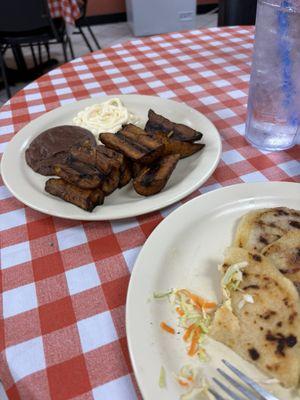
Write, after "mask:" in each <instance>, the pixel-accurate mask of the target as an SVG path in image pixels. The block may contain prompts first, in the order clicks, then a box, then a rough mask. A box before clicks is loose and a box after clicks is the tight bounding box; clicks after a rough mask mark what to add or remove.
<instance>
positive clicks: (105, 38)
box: [0, 13, 217, 106]
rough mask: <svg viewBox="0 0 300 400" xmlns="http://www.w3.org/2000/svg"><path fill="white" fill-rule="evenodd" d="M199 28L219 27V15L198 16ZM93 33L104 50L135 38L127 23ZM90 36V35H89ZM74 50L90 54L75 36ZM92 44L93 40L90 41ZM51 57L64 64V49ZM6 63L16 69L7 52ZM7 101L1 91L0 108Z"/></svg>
mask: <svg viewBox="0 0 300 400" xmlns="http://www.w3.org/2000/svg"><path fill="white" fill-rule="evenodd" d="M196 18H197V27H198V28H204V27H213V26H216V25H217V14H213V13H209V14H201V15H197V16H196ZM92 28H93V32H94V33H95V35H96V36H97V39H98V41H99V43H100V45H101V47H102V48H105V47H110V46H112V45H114V44H117V43H122V42H126V41H128V40H131V39H133V38H134V36H133V34H132V32H131V31H130V29H129V27H128V25H127V23H126V22H120V23H114V24H105V25H95V26H93V27H92ZM87 35H88V34H87ZM71 39H72V43H73V48H74V52H75V57H79V56H82V55H84V54H86V53H88V52H89V50H88V48H87V47H86V45H85V43H84V41H83V39H82V36H81V35H77V34H73V35H72V37H71ZM90 41H91V43H93V42H92V40H90ZM24 55H25V58H26V62H27V63H28V66H29V67H30V66H31V63H32V57H31V53H30V52H29V51H26V50H25V51H24ZM51 57H52V58H56V59H57V60H58V61H59V62H60V63H63V62H64V60H63V56H62V49H61V46H60V45H53V46H51ZM5 61H6V63H7V65H8V66H10V67H14V59H13V56H12V54H11V53H9V52H7V54H5ZM27 84H28V82H26V83H23V82H22V83H19V84H17V85H15V86H12V87H11V91H12V94H14V93H16V92H17V91H18V90H20V89H22V88H23V87H24V86H25V85H27ZM6 100H7V97H6V93H5V91H4V90H0V106H1V105H2V104H3V103H5V102H6Z"/></svg>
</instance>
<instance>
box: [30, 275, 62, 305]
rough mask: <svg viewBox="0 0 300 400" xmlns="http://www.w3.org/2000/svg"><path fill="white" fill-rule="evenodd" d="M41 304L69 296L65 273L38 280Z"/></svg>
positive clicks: (37, 286) (38, 294)
mask: <svg viewBox="0 0 300 400" xmlns="http://www.w3.org/2000/svg"><path fill="white" fill-rule="evenodd" d="M35 287H36V294H37V298H38V302H39V305H44V304H48V303H51V302H55V301H57V300H60V299H63V298H64V297H67V296H69V290H68V286H67V282H66V276H65V274H60V275H54V276H50V277H49V278H47V279H43V280H39V281H37V282H36V285H35Z"/></svg>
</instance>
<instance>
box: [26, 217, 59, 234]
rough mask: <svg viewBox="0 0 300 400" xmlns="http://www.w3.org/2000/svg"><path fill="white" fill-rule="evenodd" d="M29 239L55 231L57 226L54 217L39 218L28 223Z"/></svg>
mask: <svg viewBox="0 0 300 400" xmlns="http://www.w3.org/2000/svg"><path fill="white" fill-rule="evenodd" d="M27 231H28V238H29V240H34V239H38V238H40V237H42V236H48V235H50V234H52V233H55V226H54V223H53V218H52V217H46V218H42V219H38V220H36V221H32V222H29V223H28V224H27Z"/></svg>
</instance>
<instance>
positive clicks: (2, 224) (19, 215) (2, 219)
mask: <svg viewBox="0 0 300 400" xmlns="http://www.w3.org/2000/svg"><path fill="white" fill-rule="evenodd" d="M24 224H26V216H25V209H24V208H20V209H19V210H14V211H9V212H7V213H4V214H0V231H4V230H5V229H10V228H15V227H16V226H20V225H24Z"/></svg>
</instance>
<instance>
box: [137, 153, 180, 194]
mask: <svg viewBox="0 0 300 400" xmlns="http://www.w3.org/2000/svg"><path fill="white" fill-rule="evenodd" d="M179 159H180V155H179V154H170V155H168V156H165V157H162V158H161V159H159V160H158V161H157V162H156V163H155V164H153V165H150V166H146V167H144V168H143V169H142V171H141V172H140V173H139V175H138V176H137V177H136V178H135V179H134V181H133V187H134V189H135V191H136V192H137V193H139V194H141V195H142V196H151V195H153V194H156V193H159V192H160V191H161V190H162V189H163V188H164V187H165V186H166V184H167V182H168V179H169V178H170V176H171V174H172V172H173V171H174V169H175V167H176V165H177V162H178V161H179Z"/></svg>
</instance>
